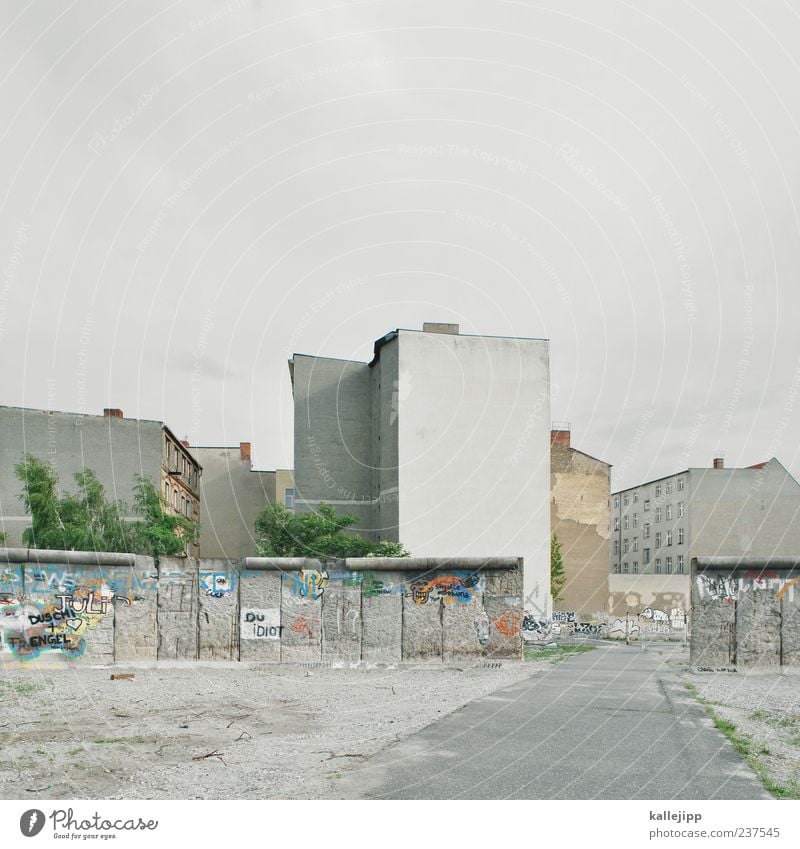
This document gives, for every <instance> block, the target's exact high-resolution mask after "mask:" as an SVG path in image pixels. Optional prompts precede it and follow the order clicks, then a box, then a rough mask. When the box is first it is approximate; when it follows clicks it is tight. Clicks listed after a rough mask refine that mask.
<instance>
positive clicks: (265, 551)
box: [255, 501, 408, 558]
mask: <svg viewBox="0 0 800 849" xmlns="http://www.w3.org/2000/svg"><path fill="white" fill-rule="evenodd" d="M357 521H358V518H357V517H356V516H351V515H344V516H338V515H337V514H336V508H335V507H333V506H332V505H330V504H320V506H319V509H318V511H317V512H311V513H293V512H292V511H291V510H287V509H286V508H285V507H284V506H283V505H282V504H278V503H276V502H272V501H270V502H267V504H265V505H264V509H263V510H262V511H261V512H260V513H259V514H258V517H257V518H256V521H255V532H256V545H257V547H258V552H259V554H260V555H261V556H262V557H317V558H320V557H337V558H344V557H407V556H408V552H407V551H406V550H405V549H404V548H403V546H402V545H401V544H400V543H392V542H378V543H375V542H370V541H369V540H366V539H364V538H363V537H360V536H357V535H356V534H345V533H342V531H343V530H344V529H345V528H349V527H350V526H352V525H354V524H355V523H356V522H357Z"/></svg>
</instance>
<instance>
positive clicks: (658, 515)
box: [614, 501, 686, 531]
mask: <svg viewBox="0 0 800 849" xmlns="http://www.w3.org/2000/svg"><path fill="white" fill-rule="evenodd" d="M685 513H686V505H685V504H684V503H683V501H679V502H678V515H677V518H678V519H682V518H683V517H684V514H685ZM662 519H665V520H666V521H667V522H671V521H672V519H673V512H672V505H671V504H667V505H666V506H665V507H664V510H663V512H662V509H661V508H660V507H656V512H655V516H654V521H656V522H660V521H661V520H662ZM631 527H634V528H638V527H639V514H638V513H631V514H630V515H629V514H628V513H626V514H625V515H624V516H623V517H622V530H623V531H627V530H629V529H630V528H631ZM644 527H645V528H649V527H650V526H649V525H648V524H647V523H646V522H645V524H644ZM619 528H620V518H619V516H614V530H615V531H618V530H619Z"/></svg>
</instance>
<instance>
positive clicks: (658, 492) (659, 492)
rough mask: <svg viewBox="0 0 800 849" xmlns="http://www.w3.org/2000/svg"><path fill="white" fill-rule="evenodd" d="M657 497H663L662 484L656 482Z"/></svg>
mask: <svg viewBox="0 0 800 849" xmlns="http://www.w3.org/2000/svg"><path fill="white" fill-rule="evenodd" d="M656 498H661V484H660V483H657V484H656Z"/></svg>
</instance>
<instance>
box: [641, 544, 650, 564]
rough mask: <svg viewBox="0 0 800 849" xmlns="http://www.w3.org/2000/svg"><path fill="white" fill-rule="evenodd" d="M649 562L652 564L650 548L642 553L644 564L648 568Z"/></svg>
mask: <svg viewBox="0 0 800 849" xmlns="http://www.w3.org/2000/svg"><path fill="white" fill-rule="evenodd" d="M649 562H650V549H649V548H646V549H645V550H644V551H643V552H642V563H644V565H645V566H647V564H648V563H649Z"/></svg>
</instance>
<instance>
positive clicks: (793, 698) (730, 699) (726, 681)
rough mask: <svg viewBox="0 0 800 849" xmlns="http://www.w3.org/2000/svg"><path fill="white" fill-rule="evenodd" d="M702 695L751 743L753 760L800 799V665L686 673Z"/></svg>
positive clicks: (775, 781)
mask: <svg viewBox="0 0 800 849" xmlns="http://www.w3.org/2000/svg"><path fill="white" fill-rule="evenodd" d="M686 680H687V681H688V682H690V683H691V684H693V685H694V686H695V687H696V688H697V691H698V695H700V696H701V697H702V698H703V699H705V700H706V701H708V702H710V705H709V706H710V707H711V708H712V710H713V711H714V712H715V713H716V714H717V716H719V717H720V718H722V719H725V720H728V722H731V723H733V724H734V725H735V726H736V733H737V735H739V736H740V737H743V738H744V739H745V740H747V741H748V742H749V744H750V753H751V757H752V759H753V760H754V761H755V765H756V767H757V771H758V767H760V768H761V769H762V770H763V771H764V772H765V773H766V775H767V776H768V777H769V779H771V781H772V782H774V783H775V784H776V785H778V786H779V787H781V788H783V789H784V790H785V791H786V793H785V795H786V796H787V797H789V798H800V670H794V669H793V670H784V671H782V672H777V671H774V672H769V671H758V672H748V673H736V674H725V673H717V674H703V673H695V674H687V675H686Z"/></svg>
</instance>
